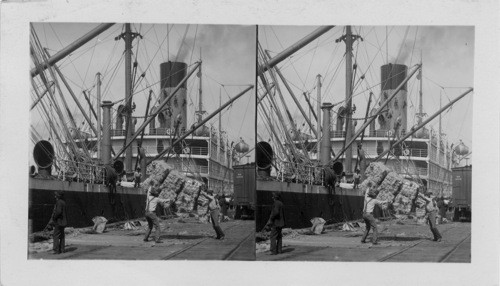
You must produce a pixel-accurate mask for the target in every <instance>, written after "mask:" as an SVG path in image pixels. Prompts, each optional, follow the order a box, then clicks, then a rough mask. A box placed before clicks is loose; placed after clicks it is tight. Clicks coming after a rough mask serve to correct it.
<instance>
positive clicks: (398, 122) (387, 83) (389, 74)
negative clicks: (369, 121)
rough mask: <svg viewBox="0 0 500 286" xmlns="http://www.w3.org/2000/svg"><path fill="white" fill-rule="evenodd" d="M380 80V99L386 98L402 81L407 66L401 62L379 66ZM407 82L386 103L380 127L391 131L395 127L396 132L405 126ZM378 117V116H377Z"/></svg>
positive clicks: (406, 71)
mask: <svg viewBox="0 0 500 286" xmlns="http://www.w3.org/2000/svg"><path fill="white" fill-rule="evenodd" d="M380 71H381V72H380V74H381V82H382V100H381V102H383V101H384V100H385V99H387V98H388V97H389V96H390V95H391V94H392V92H394V91H395V89H396V88H397V87H398V86H399V85H400V84H401V83H402V82H403V81H404V79H405V78H406V75H407V73H408V67H407V66H406V65H401V64H387V65H383V66H381V67H380ZM407 107H408V103H407V84H406V83H405V84H404V85H403V88H402V89H401V90H400V91H399V92H398V94H397V95H396V96H395V97H394V98H393V99H392V100H391V102H390V103H389V104H388V105H387V113H386V115H385V116H384V119H385V120H379V123H380V129H381V130H386V131H392V133H394V132H395V131H396V129H397V131H398V133H400V132H401V131H402V130H406V128H407ZM379 119H380V118H379Z"/></svg>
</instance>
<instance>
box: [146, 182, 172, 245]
mask: <svg viewBox="0 0 500 286" xmlns="http://www.w3.org/2000/svg"><path fill="white" fill-rule="evenodd" d="M159 194H160V189H159V188H157V187H154V186H152V185H151V186H149V189H148V194H147V196H146V197H147V201H146V220H147V221H148V230H146V235H145V236H144V241H145V242H147V241H148V238H149V235H150V234H151V231H152V230H153V226H154V227H155V228H156V233H155V242H156V243H162V241H161V239H160V234H161V228H160V219H159V218H158V216H157V215H156V206H157V205H158V204H161V205H163V207H168V206H169V205H170V201H169V200H166V199H160V198H158V195H159Z"/></svg>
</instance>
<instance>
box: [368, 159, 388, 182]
mask: <svg viewBox="0 0 500 286" xmlns="http://www.w3.org/2000/svg"><path fill="white" fill-rule="evenodd" d="M389 172H391V170H390V169H389V168H387V167H386V166H385V165H384V164H383V163H380V162H373V163H370V165H369V166H368V168H366V171H365V176H366V177H367V179H369V180H370V181H372V182H374V183H375V184H376V185H377V186H378V185H380V184H381V183H382V181H384V179H385V177H386V176H387V174H388V173H389Z"/></svg>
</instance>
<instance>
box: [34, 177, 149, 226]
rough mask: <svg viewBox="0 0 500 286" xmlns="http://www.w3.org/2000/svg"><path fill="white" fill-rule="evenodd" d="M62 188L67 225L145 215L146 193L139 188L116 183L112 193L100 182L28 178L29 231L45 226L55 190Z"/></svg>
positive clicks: (88, 223) (50, 211)
mask: <svg viewBox="0 0 500 286" xmlns="http://www.w3.org/2000/svg"><path fill="white" fill-rule="evenodd" d="M60 191H64V197H65V201H66V205H67V208H66V211H67V217H68V226H71V227H88V226H92V225H93V222H92V218H93V217H95V216H104V217H105V218H107V219H108V221H109V222H113V221H121V220H128V219H135V218H139V217H142V216H144V208H145V201H146V196H145V194H144V192H143V191H142V190H141V189H140V188H125V187H122V186H117V188H116V194H114V196H111V195H110V194H109V190H108V188H107V187H106V186H104V185H103V184H91V183H84V182H70V181H59V180H52V179H39V178H29V210H28V219H29V222H30V228H31V230H30V231H31V232H36V231H41V230H43V229H44V228H45V226H46V225H47V223H48V222H49V220H50V217H51V215H52V210H53V208H54V192H60Z"/></svg>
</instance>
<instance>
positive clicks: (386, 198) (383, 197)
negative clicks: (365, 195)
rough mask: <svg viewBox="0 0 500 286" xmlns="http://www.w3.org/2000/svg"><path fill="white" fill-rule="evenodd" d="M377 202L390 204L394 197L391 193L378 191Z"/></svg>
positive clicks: (382, 190)
mask: <svg viewBox="0 0 500 286" xmlns="http://www.w3.org/2000/svg"><path fill="white" fill-rule="evenodd" d="M377 200H381V201H389V202H392V201H393V200H394V195H393V194H392V192H391V191H388V190H384V189H379V193H378V195H377Z"/></svg>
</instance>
